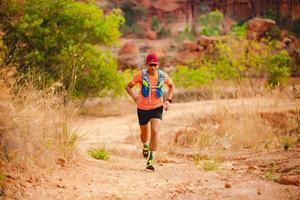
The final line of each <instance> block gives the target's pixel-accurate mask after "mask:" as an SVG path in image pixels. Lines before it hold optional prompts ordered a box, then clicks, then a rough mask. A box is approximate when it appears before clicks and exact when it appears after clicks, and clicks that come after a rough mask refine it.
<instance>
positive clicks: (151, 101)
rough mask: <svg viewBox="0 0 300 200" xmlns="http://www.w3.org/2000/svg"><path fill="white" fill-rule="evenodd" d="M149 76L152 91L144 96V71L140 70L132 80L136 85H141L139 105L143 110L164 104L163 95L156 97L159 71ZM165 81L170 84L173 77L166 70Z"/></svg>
mask: <svg viewBox="0 0 300 200" xmlns="http://www.w3.org/2000/svg"><path fill="white" fill-rule="evenodd" d="M148 76H149V81H150V85H151V89H150V90H151V92H150V94H151V95H149V96H148V97H144V96H143V95H142V72H141V71H140V72H139V73H138V74H136V75H135V76H134V77H133V78H132V80H131V82H132V83H133V84H134V85H135V84H137V83H138V84H139V86H140V91H139V94H138V99H139V101H138V103H137V107H138V108H139V109H142V110H150V109H154V108H158V107H160V106H162V105H163V97H160V98H157V97H156V86H157V83H158V73H157V75H155V76H150V75H148ZM164 79H165V80H164V83H165V84H167V85H169V84H170V83H171V81H172V80H171V79H170V77H169V76H168V75H167V74H166V73H165V72H164Z"/></svg>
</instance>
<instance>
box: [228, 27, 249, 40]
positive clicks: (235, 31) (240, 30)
mask: <svg viewBox="0 0 300 200" xmlns="http://www.w3.org/2000/svg"><path fill="white" fill-rule="evenodd" d="M246 30H247V29H246V24H241V25H239V24H234V25H233V26H232V27H231V35H233V36H235V37H238V38H245V36H246Z"/></svg>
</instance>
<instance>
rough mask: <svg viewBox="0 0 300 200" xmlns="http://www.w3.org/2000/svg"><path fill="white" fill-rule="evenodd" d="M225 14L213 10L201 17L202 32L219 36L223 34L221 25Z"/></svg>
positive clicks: (206, 34)
mask: <svg viewBox="0 0 300 200" xmlns="http://www.w3.org/2000/svg"><path fill="white" fill-rule="evenodd" d="M223 18H224V15H223V13H221V12H220V11H218V10H217V11H213V12H210V13H208V14H205V15H201V16H200V17H199V22H200V25H201V27H202V28H201V31H200V32H201V34H202V35H205V36H218V35H220V34H221V26H222V23H223Z"/></svg>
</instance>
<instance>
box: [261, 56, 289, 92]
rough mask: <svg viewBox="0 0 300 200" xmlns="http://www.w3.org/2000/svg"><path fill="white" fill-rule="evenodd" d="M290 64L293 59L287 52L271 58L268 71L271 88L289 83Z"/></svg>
mask: <svg viewBox="0 0 300 200" xmlns="http://www.w3.org/2000/svg"><path fill="white" fill-rule="evenodd" d="M290 62H291V58H290V56H289V54H288V53H287V52H286V51H281V52H279V53H277V54H273V55H272V56H270V58H269V65H268V66H267V70H268V75H269V78H268V84H269V85H270V86H271V87H275V86H279V85H283V84H285V83H286V82H287V80H288V78H289V76H290V73H291V72H290Z"/></svg>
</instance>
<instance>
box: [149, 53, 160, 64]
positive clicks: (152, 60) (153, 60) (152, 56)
mask: <svg viewBox="0 0 300 200" xmlns="http://www.w3.org/2000/svg"><path fill="white" fill-rule="evenodd" d="M146 61H147V64H149V63H155V64H158V57H157V55H155V54H149V55H148V56H147V59H146Z"/></svg>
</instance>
